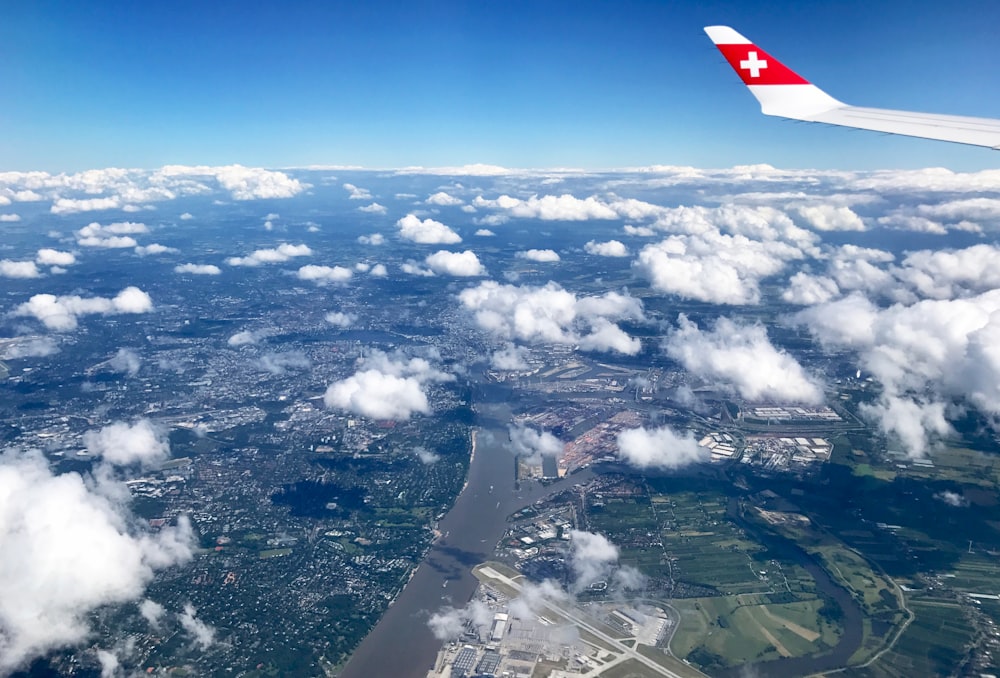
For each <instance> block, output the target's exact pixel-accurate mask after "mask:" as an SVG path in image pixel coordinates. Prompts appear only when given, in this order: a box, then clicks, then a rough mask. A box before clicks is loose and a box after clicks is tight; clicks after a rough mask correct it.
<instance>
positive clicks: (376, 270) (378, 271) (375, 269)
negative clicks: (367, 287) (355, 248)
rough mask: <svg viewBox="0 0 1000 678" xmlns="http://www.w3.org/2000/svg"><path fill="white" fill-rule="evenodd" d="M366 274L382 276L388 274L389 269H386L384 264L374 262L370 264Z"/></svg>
mask: <svg viewBox="0 0 1000 678" xmlns="http://www.w3.org/2000/svg"><path fill="white" fill-rule="evenodd" d="M368 274H369V275H371V276H374V277H376V278H384V277H386V276H387V275H389V271H388V270H386V268H385V264H375V265H374V266H372V268H371V270H370V271H368Z"/></svg>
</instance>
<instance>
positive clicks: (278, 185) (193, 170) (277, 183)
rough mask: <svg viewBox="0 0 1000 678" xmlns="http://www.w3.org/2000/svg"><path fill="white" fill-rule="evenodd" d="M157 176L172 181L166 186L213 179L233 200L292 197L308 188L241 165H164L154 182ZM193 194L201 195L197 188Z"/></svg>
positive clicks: (261, 170) (297, 182)
mask: <svg viewBox="0 0 1000 678" xmlns="http://www.w3.org/2000/svg"><path fill="white" fill-rule="evenodd" d="M158 176H159V177H164V178H167V179H172V180H173V182H168V183H180V182H178V180H183V179H187V178H190V177H214V178H215V180H216V181H217V182H218V183H219V185H220V186H221V187H222V188H223V189H225V190H227V191H229V194H230V196H231V197H232V198H233V200H263V199H277V198H291V197H294V196H296V195H298V194H299V193H302V192H303V191H305V190H306V189H307V188H309V185H308V184H303V183H302V182H300V181H299V180H298V179H293V178H291V177H289V176H288V175H287V174H285V173H284V172H276V171H273V170H266V169H262V168H260V167H244V166H242V165H226V166H223V167H205V166H196V167H186V166H184V165H167V166H165V167H163V168H162V169H160V170H159V171H158V172H157V173H155V174H154V180H155V179H156V178H157V177H158ZM182 186H184V184H182ZM188 188H190V187H189V186H188ZM195 191H196V192H201V191H198V190H197V189H195Z"/></svg>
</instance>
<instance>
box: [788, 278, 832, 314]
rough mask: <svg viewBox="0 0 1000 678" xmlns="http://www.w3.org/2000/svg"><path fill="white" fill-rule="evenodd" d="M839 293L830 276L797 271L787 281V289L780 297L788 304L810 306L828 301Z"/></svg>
mask: <svg viewBox="0 0 1000 678" xmlns="http://www.w3.org/2000/svg"><path fill="white" fill-rule="evenodd" d="M839 295H840V288H839V287H838V286H837V282H836V281H835V280H833V279H832V278H827V277H824V276H816V275H810V274H808V273H803V272H802V271H799V272H798V273H796V274H795V275H793V276H792V277H791V278H790V279H789V281H788V289H787V290H785V291H784V292H783V293H782V294H781V298H782V299H784V300H785V301H787V302H788V303H790V304H799V305H801V306H812V305H813V304H821V303H823V302H825V301H830V300H831V299H834V298H836V297H837V296H839Z"/></svg>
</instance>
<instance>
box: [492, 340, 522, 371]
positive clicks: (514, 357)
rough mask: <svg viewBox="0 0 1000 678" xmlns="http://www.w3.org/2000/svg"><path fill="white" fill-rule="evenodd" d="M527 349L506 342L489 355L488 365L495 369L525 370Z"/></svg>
mask: <svg viewBox="0 0 1000 678" xmlns="http://www.w3.org/2000/svg"><path fill="white" fill-rule="evenodd" d="M527 355H528V349H527V348H525V347H524V346H517V345H516V344H507V345H506V346H504V347H503V348H502V349H500V350H499V351H495V352H494V353H493V355H492V356H490V366H491V367H492V368H493V369H495V370H526V369H528V363H527V360H526V358H527Z"/></svg>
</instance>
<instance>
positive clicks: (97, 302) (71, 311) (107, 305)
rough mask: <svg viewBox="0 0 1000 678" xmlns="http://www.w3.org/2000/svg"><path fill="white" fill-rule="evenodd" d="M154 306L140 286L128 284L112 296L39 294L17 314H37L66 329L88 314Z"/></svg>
mask: <svg viewBox="0 0 1000 678" xmlns="http://www.w3.org/2000/svg"><path fill="white" fill-rule="evenodd" d="M152 309H153V302H152V300H151V299H150V298H149V295H148V294H146V293H145V292H143V291H142V290H140V289H139V288H138V287H126V288H125V289H123V290H122V291H121V292H119V293H118V294H117V295H116V296H115V297H114V298H112V299H108V298H105V297H90V298H84V297H79V296H75V295H74V296H65V297H57V296H55V295H53V294H36V295H34V296H33V297H31V299H29V300H28V301H26V302H25V303H23V304H21V305H20V306H18V307H17V308H16V309H14V315H15V316H31V317H34V318H36V319H37V320H38V321H39V322H41V323H42V324H43V325H45V326H46V327H47V328H49V329H50V330H56V331H59V332H64V331H67V330H72V329H76V326H77V322H78V320H79V318H80V317H81V316H84V315H94V314H100V315H118V314H121V313H148V312H149V311H151V310H152Z"/></svg>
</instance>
